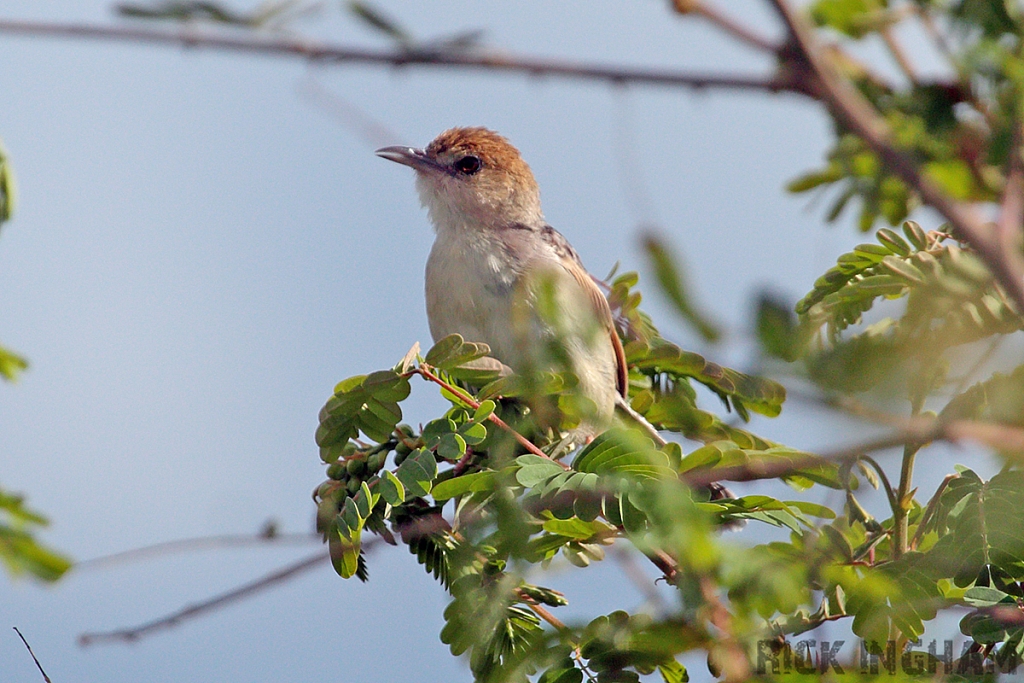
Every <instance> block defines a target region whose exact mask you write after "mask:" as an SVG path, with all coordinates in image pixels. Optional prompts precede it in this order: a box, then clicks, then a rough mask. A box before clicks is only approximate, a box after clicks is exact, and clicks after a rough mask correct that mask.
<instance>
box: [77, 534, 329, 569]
mask: <svg viewBox="0 0 1024 683" xmlns="http://www.w3.org/2000/svg"><path fill="white" fill-rule="evenodd" d="M322 540H323V539H321V538H320V536H319V534H275V535H273V536H267V535H259V534H257V535H255V536H253V535H246V534H222V535H219V536H203V537H199V538H184V539H179V540H177V541H165V542H163V543H154V544H153V545H149V546H145V547H143V548H133V549H132V550H124V551H121V552H117V553H111V554H110V555H102V556H100V557H94V558H92V559H89V560H83V561H82V562H76V563H75V565H74V567H73V569H74V570H75V571H81V570H83V569H87V570H88V569H100V568H104V567H108V566H110V565H114V564H119V563H122V562H133V561H135V560H142V559H146V558H149V557H155V556H158V555H166V554H170V553H179V552H191V551H193V550H205V549H213V548H247V547H252V546H265V545H274V544H278V545H306V544H307V543H309V542H313V541H315V542H317V543H321V542H322Z"/></svg>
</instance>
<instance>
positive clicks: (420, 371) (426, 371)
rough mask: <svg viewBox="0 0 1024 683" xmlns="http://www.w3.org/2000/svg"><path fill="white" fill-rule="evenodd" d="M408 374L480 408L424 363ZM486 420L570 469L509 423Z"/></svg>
mask: <svg viewBox="0 0 1024 683" xmlns="http://www.w3.org/2000/svg"><path fill="white" fill-rule="evenodd" d="M409 372H410V373H415V374H417V375H419V376H421V377H423V378H424V379H426V380H429V381H431V382H433V383H435V384H437V385H438V386H440V387H441V388H443V389H444V390H445V391H447V392H449V393H450V394H452V395H453V396H455V397H456V398H457V399H459V400H460V401H462V402H463V403H464V404H466V405H467V406H469V407H470V408H472V409H473V410H476V409H477V408H479V407H480V402H479V401H477V400H476V399H474V398H473V397H472V396H470V395H469V394H467V393H466V392H464V391H462V390H461V389H459V388H458V387H456V386H454V385H452V384H451V383H450V382H446V381H444V380H443V379H441V378H440V377H438V376H437V375H435V374H434V373H433V372H431V371H430V366H428V365H426V364H425V363H420V365H419V367H417V368H415V369H413V370H410V371H409ZM487 419H488V420H490V422H491V423H493V424H494V425H496V426H497V427H498V428H499V429H503V430H505V431H506V432H508V433H509V434H511V435H512V437H513V438H514V439H515V440H516V441H517V442H519V445H520V446H522V447H523V448H525V449H526V450H527V451H529V452H530V453H532V454H534V455H538V456H540V457H542V458H545V459H547V460H550V461H551V462H556V463H558V465H559V466H560V467H562V468H563V469H567V470H568V469H570V467H569V466H568V465H566V464H565V463H563V462H559V461H558V460H555V459H554V458H552V457H550V456H549V455H548V454H547V453H545V452H544V451H542V450H541V449H540V448H538V447H537V445H536V444H534V443H533V442H532V441H530V440H529V439H527V438H526V437H525V436H523V435H522V434H520V433H519V432H517V431H516V430H515V429H513V428H512V426H511V425H509V423H507V422H505V421H504V420H502V419H501V418H500V417H498V416H497V415H495V414H494V413H491V414H490V415H488V416H487Z"/></svg>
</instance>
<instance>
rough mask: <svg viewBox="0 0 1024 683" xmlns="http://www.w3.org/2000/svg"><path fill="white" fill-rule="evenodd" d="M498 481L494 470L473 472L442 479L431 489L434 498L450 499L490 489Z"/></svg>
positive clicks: (439, 499) (437, 499) (440, 499)
mask: <svg viewBox="0 0 1024 683" xmlns="http://www.w3.org/2000/svg"><path fill="white" fill-rule="evenodd" d="M495 482H496V479H495V476H494V472H493V471H490V470H486V471H483V472H472V473H470V474H463V475H460V476H458V477H452V478H451V479H448V480H446V481H442V482H441V483H439V484H438V485H437V486H435V487H434V488H433V489H431V491H430V495H431V496H433V497H434V500H436V501H438V502H440V501H442V500H449V499H451V498H455V497H456V496H461V495H463V494H465V493H471V492H477V491H487V490H490V489H491V488H492V487H493V486H494V484H495Z"/></svg>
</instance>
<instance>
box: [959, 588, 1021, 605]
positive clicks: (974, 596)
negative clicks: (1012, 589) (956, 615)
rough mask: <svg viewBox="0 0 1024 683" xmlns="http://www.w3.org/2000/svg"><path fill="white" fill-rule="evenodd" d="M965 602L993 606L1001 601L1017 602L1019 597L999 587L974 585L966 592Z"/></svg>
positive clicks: (1014, 603)
mask: <svg viewBox="0 0 1024 683" xmlns="http://www.w3.org/2000/svg"><path fill="white" fill-rule="evenodd" d="M964 602H966V603H967V604H968V605H970V606H971V607H993V606H995V605H998V604H1000V603H1009V604H1012V605H1016V604H1017V599H1016V598H1015V597H1014V596H1012V595H1009V594H1008V593H1004V592H1003V591H1001V590H999V589H997V588H990V587H988V586H973V587H971V588H968V589H967V592H966V593H964Z"/></svg>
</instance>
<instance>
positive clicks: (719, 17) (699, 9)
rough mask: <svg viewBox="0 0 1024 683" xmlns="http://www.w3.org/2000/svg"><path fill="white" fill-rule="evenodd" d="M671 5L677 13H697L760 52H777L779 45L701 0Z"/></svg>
mask: <svg viewBox="0 0 1024 683" xmlns="http://www.w3.org/2000/svg"><path fill="white" fill-rule="evenodd" d="M672 7H673V8H674V9H675V11H676V12H678V13H679V14H698V15H700V16H701V17H703V18H704V19H705V20H707V21H709V22H710V23H712V24H714V25H715V26H717V27H718V28H720V29H721V30H722V31H724V32H725V33H728V34H729V35H731V36H732V37H733V38H736V39H737V40H739V41H740V42H741V43H745V44H746V45H749V46H750V47H753V48H757V49H758V50H761V51H762V52H770V53H772V54H778V52H779V48H780V46H779V45H777V44H775V43H773V42H772V41H770V40H768V39H767V38H765V37H764V36H761V35H758V34H757V33H754V32H753V31H752V30H751V29H749V28H748V27H746V26H744V25H743V24H741V23H739V22H738V21H736V20H735V19H733V18H732V17H728V16H726V15H724V14H722V13H721V12H720V11H719V10H718V9H716V8H714V7H711V6H710V5H708V4H707V3H705V2H702V0H673V2H672Z"/></svg>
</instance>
